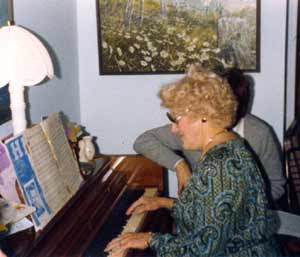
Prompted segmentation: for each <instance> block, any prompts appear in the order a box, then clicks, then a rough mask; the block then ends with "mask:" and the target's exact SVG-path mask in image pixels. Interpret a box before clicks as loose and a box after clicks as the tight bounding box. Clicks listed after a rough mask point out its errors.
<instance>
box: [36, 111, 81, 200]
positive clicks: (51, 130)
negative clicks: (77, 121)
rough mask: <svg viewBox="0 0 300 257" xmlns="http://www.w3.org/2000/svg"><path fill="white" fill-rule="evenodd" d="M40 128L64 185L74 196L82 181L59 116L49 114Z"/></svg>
mask: <svg viewBox="0 0 300 257" xmlns="http://www.w3.org/2000/svg"><path fill="white" fill-rule="evenodd" d="M41 126H42V129H43V131H44V134H45V135H46V137H48V143H49V145H50V148H51V151H52V153H53V156H54V157H55V158H56V161H57V165H58V167H59V171H60V175H61V177H62V179H63V181H64V184H65V185H66V186H67V187H68V190H70V192H71V193H72V194H75V193H76V191H77V190H78V188H79V186H80V184H81V182H82V181H83V179H82V177H81V175H80V171H79V166H78V163H77V161H76V160H75V158H74V155H73V152H72V150H71V147H70V145H69V142H68V139H67V137H66V135H65V131H64V128H63V125H62V123H61V121H60V118H59V114H58V113H53V114H51V115H50V116H49V118H48V119H46V120H43V121H42V122H41Z"/></svg>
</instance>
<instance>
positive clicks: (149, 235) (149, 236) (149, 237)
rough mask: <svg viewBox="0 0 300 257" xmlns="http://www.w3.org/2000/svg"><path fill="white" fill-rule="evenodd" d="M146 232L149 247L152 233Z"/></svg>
mask: <svg viewBox="0 0 300 257" xmlns="http://www.w3.org/2000/svg"><path fill="white" fill-rule="evenodd" d="M147 234H148V239H147V247H150V242H151V240H152V237H153V233H152V232H148V233H147Z"/></svg>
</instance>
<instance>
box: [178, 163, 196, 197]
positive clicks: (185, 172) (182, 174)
mask: <svg viewBox="0 0 300 257" xmlns="http://www.w3.org/2000/svg"><path fill="white" fill-rule="evenodd" d="M175 171H176V176H177V183H178V194H181V192H182V191H183V189H184V188H185V186H186V185H187V183H188V182H189V179H190V177H191V176H192V172H191V170H190V168H189V166H188V165H187V163H186V162H185V161H184V160H183V159H182V160H181V161H179V162H178V164H177V165H176V167H175Z"/></svg>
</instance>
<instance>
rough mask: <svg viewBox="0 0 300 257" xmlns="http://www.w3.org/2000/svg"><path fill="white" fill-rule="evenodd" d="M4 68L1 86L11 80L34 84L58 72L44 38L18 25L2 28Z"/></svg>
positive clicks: (0, 65) (1, 65)
mask: <svg viewBox="0 0 300 257" xmlns="http://www.w3.org/2000/svg"><path fill="white" fill-rule="evenodd" d="M0 71H1V73H0V87H3V86H5V85H6V84H8V83H9V82H11V81H14V83H16V84H17V85H18V86H20V87H23V86H32V85H36V84H38V83H40V82H41V81H42V80H43V79H44V78H45V77H46V76H48V77H49V78H52V77H53V75H54V73H53V65H52V62H51V58H50V56H49V54H48V52H47V50H46V48H45V47H44V46H43V44H42V43H41V42H40V40H39V39H38V38H37V37H36V36H34V35H33V34H32V33H31V32H29V31H28V30H26V29H24V28H22V27H20V26H16V25H14V26H4V27H2V28H1V29H0Z"/></svg>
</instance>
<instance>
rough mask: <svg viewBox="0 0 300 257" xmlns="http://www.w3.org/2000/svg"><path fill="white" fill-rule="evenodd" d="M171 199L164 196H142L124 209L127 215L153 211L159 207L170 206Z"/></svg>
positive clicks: (171, 203)
mask: <svg viewBox="0 0 300 257" xmlns="http://www.w3.org/2000/svg"><path fill="white" fill-rule="evenodd" d="M172 205H173V200H172V199H169V198H165V197H157V196H153V197H149V196H142V197H140V198H139V199H138V200H136V201H135V202H134V203H133V204H132V205H131V206H130V207H129V208H128V210H127V211H126V214H127V215H131V214H139V213H143V212H146V211H154V210H157V209H159V208H169V209H170V208H172Z"/></svg>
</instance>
